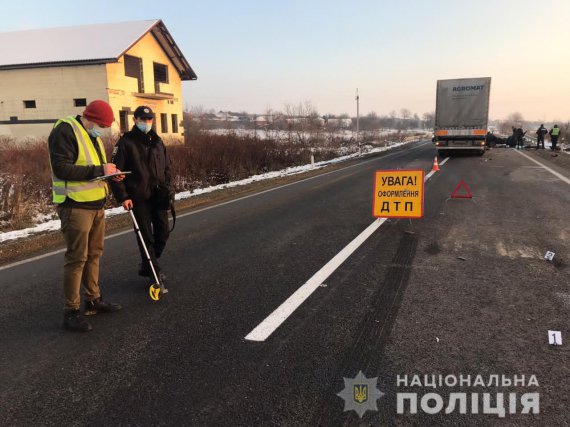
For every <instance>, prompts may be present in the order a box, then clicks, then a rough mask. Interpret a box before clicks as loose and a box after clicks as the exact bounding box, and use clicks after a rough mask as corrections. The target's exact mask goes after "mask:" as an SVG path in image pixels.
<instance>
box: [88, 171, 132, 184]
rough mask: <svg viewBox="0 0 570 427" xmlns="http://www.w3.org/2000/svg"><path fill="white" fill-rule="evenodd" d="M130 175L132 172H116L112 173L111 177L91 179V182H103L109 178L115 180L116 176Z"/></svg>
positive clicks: (104, 176)
mask: <svg viewBox="0 0 570 427" xmlns="http://www.w3.org/2000/svg"><path fill="white" fill-rule="evenodd" d="M130 174H132V172H131V171H121V172H115V173H112V174H109V175H103V176H98V177H97V178H93V179H90V180H89V182H93V181H101V180H102V179H109V178H113V177H114V176H120V175H130Z"/></svg>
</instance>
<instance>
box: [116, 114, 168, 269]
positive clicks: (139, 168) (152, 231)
mask: <svg viewBox="0 0 570 427" xmlns="http://www.w3.org/2000/svg"><path fill="white" fill-rule="evenodd" d="M134 119H135V125H134V126H133V128H132V129H131V131H130V132H126V133H125V134H124V135H123V136H122V137H121V138H120V139H119V141H118V142H117V145H116V146H115V149H114V150H113V157H112V162H113V163H114V164H115V165H117V168H118V169H120V170H124V171H131V172H132V174H131V175H127V177H126V178H125V179H124V181H122V182H113V183H111V187H112V190H113V195H114V196H115V199H117V201H118V202H119V203H122V205H123V207H124V208H125V209H126V210H129V209H132V210H133V213H134V214H135V218H136V220H137V223H138V225H139V228H140V230H141V233H142V236H143V239H144V243H146V247H147V249H148V253H149V255H150V258H151V261H152V264H153V266H154V268H155V270H156V272H157V274H158V273H160V270H161V269H160V265H159V264H158V258H160V255H161V254H162V251H163V250H164V248H165V246H166V241H167V240H168V235H169V229H168V208H169V207H170V203H171V200H172V198H173V195H174V192H173V190H172V186H171V182H170V181H171V177H170V158H169V157H168V153H167V151H166V147H165V145H164V143H163V142H162V139H161V138H160V136H158V134H157V133H156V132H155V131H154V130H153V129H152V123H153V120H154V114H153V112H152V110H151V109H150V108H149V107H147V106H140V107H138V108H137V109H136V110H135V112H134ZM138 243H139V249H140V254H141V259H142V262H141V268H140V270H139V275H141V276H147V277H151V275H152V271H151V268H150V265H149V264H148V261H147V259H146V255H145V253H144V248H143V246H142V244H143V243H142V242H140V241H139V242H138Z"/></svg>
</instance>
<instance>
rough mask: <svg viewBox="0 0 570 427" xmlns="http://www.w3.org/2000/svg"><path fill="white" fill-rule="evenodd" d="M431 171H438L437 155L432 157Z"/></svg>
mask: <svg viewBox="0 0 570 427" xmlns="http://www.w3.org/2000/svg"><path fill="white" fill-rule="evenodd" d="M432 171H434V172H438V171H439V164H438V163H437V156H435V158H434V159H433V168H432Z"/></svg>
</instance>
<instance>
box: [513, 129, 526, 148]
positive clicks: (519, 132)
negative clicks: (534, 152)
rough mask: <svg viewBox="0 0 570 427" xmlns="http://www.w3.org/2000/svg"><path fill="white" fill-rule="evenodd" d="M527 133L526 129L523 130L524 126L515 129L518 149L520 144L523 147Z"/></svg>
mask: <svg viewBox="0 0 570 427" xmlns="http://www.w3.org/2000/svg"><path fill="white" fill-rule="evenodd" d="M525 134H526V130H525V131H524V132H523V130H522V128H517V129H516V130H515V135H516V139H517V149H518V148H519V146H520V147H521V150H522V149H523V142H524V136H525Z"/></svg>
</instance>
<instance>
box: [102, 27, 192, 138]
mask: <svg viewBox="0 0 570 427" xmlns="http://www.w3.org/2000/svg"><path fill="white" fill-rule="evenodd" d="M126 54H127V55H130V56H134V57H138V58H141V59H142V67H143V81H144V94H139V93H138V83H137V79H136V78H134V77H127V76H125V58H124V56H121V57H120V58H119V62H117V63H110V64H107V78H108V88H109V89H108V92H109V103H110V104H111V107H112V108H113V111H115V116H116V118H117V122H119V114H120V111H121V110H128V111H130V112H129V114H128V123H127V128H129V129H130V128H131V127H132V126H133V114H132V113H133V112H134V110H135V109H136V108H137V107H138V106H140V105H146V106H149V107H150V108H152V110H153V111H154V113H155V126H156V131H157V132H158V133H159V134H160V135H161V136H162V137H163V138H164V139H165V140H166V141H169V140H176V141H181V140H182V135H183V130H184V129H183V127H182V81H181V80H180V76H179V75H178V72H177V71H176V68H175V67H174V66H173V65H172V63H171V62H170V60H169V59H168V57H167V56H166V54H165V53H164V51H163V50H162V48H161V47H160V45H159V44H158V42H157V41H156V39H155V38H154V37H153V35H152V34H151V33H147V34H146V35H145V36H144V37H143V38H142V39H141V40H139V42H138V43H136V44H135V45H134V46H132V47H131V48H130V49H129V50H128V51H127V52H126ZM153 62H157V63H160V64H163V65H166V66H167V67H168V84H163V83H161V84H160V92H163V93H169V94H172V96H162V97H163V98H168V99H156V98H157V97H161V95H158V96H157V95H156V94H155V84H154V67H153ZM161 114H166V115H167V116H166V118H167V120H166V121H167V129H168V131H167V132H164V131H163V130H162V122H161ZM173 114H175V115H176V116H177V122H178V132H177V133H173V126H172V115H173Z"/></svg>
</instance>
